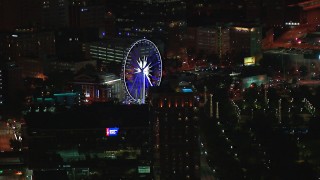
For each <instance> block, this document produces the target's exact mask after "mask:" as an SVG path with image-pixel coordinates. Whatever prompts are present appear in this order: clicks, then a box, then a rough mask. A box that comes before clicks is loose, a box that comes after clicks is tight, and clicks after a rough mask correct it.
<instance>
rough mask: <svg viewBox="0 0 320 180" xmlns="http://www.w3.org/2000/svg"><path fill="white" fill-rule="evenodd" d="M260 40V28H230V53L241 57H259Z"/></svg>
mask: <svg viewBox="0 0 320 180" xmlns="http://www.w3.org/2000/svg"><path fill="white" fill-rule="evenodd" d="M261 39H262V30H261V27H257V26H233V27H231V28H230V41H231V43H230V50H231V53H234V54H236V55H239V56H242V57H245V56H257V55H260V54H261Z"/></svg>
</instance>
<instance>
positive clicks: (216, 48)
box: [196, 26, 230, 58]
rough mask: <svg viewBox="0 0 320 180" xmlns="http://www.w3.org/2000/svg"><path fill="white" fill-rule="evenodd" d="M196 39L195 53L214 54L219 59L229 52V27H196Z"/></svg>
mask: <svg viewBox="0 0 320 180" xmlns="http://www.w3.org/2000/svg"><path fill="white" fill-rule="evenodd" d="M196 37H197V40H196V45H197V51H204V52H205V53H206V54H216V55H218V56H219V57H220V58H221V57H222V56H224V55H225V54H226V53H227V52H229V50H230V28H229V27H221V26H217V27H198V28H197V36H196Z"/></svg>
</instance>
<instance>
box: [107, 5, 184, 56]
mask: <svg viewBox="0 0 320 180" xmlns="http://www.w3.org/2000/svg"><path fill="white" fill-rule="evenodd" d="M108 7H110V13H112V14H113V15H114V17H115V26H116V35H117V36H120V37H136V38H143V37H146V38H148V39H151V40H161V41H163V42H164V43H165V45H166V47H165V49H166V54H172V55H171V56H175V55H177V53H178V52H179V50H177V49H178V48H180V47H181V44H182V40H183V34H184V32H185V31H186V27H187V22H186V3H185V2H184V1H180V0H170V1H163V0H152V1H151V0H141V1H136V0H129V1H121V2H120V1H118V0H111V1H109V2H108ZM166 54H164V55H165V56H166Z"/></svg>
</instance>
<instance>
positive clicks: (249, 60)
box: [244, 57, 256, 66]
mask: <svg viewBox="0 0 320 180" xmlns="http://www.w3.org/2000/svg"><path fill="white" fill-rule="evenodd" d="M255 63H256V58H255V57H245V58H244V65H245V66H251V65H254V64H255Z"/></svg>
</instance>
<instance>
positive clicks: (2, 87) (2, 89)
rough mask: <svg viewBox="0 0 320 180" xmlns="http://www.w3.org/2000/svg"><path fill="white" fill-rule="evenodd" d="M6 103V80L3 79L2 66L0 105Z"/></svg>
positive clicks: (0, 73) (0, 69)
mask: <svg viewBox="0 0 320 180" xmlns="http://www.w3.org/2000/svg"><path fill="white" fill-rule="evenodd" d="M3 103H4V81H3V69H2V68H0V106H1V105H3Z"/></svg>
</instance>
